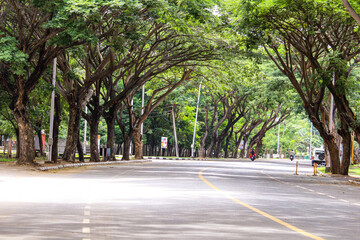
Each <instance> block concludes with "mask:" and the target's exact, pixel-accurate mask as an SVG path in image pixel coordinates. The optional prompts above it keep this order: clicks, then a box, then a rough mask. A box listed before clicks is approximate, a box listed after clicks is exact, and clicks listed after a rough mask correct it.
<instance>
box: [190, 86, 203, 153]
mask: <svg viewBox="0 0 360 240" xmlns="http://www.w3.org/2000/svg"><path fill="white" fill-rule="evenodd" d="M200 91H201V83H200V86H199V94H198V100H197V104H196V115H195V126H194V135H193V141H192V144H191V157H194V151H195V136H196V124H197V118H198V112H199V102H200Z"/></svg>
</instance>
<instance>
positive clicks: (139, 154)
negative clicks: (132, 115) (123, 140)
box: [133, 127, 144, 159]
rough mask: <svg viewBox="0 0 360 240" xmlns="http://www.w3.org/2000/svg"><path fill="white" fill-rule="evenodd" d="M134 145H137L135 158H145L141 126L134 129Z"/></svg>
mask: <svg viewBox="0 0 360 240" xmlns="http://www.w3.org/2000/svg"><path fill="white" fill-rule="evenodd" d="M133 138H134V146H135V159H143V158H144V156H143V146H144V143H143V141H142V134H141V128H140V127H138V128H134V131H133Z"/></svg>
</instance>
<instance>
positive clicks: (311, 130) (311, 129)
mask: <svg viewBox="0 0 360 240" xmlns="http://www.w3.org/2000/svg"><path fill="white" fill-rule="evenodd" d="M312 134H313V123H312V122H311V128H310V147H309V150H310V154H309V156H310V160H312V155H311V149H312Z"/></svg>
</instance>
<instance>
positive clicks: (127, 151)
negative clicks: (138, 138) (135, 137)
mask: <svg viewBox="0 0 360 240" xmlns="http://www.w3.org/2000/svg"><path fill="white" fill-rule="evenodd" d="M123 136H124V150H123V157H122V159H121V160H130V143H131V139H130V138H129V136H128V135H127V134H126V133H125V134H123Z"/></svg>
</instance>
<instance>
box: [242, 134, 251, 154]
mask: <svg viewBox="0 0 360 240" xmlns="http://www.w3.org/2000/svg"><path fill="white" fill-rule="evenodd" d="M248 139H249V135H245V136H244V147H243V149H241V152H240V158H245V157H247V156H245V150H246V149H245V147H246V143H247V141H248Z"/></svg>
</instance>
